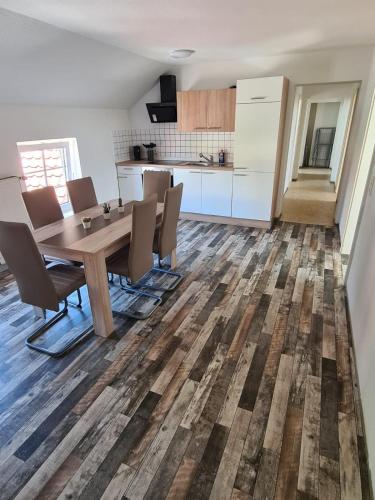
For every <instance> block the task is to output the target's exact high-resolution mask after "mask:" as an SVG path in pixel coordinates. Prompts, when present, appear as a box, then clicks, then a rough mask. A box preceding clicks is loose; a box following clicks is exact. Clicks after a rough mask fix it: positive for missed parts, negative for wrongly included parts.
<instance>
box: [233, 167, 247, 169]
mask: <svg viewBox="0 0 375 500" xmlns="http://www.w3.org/2000/svg"><path fill="white" fill-rule="evenodd" d="M234 170H247V168H246V167H235V168H234Z"/></svg>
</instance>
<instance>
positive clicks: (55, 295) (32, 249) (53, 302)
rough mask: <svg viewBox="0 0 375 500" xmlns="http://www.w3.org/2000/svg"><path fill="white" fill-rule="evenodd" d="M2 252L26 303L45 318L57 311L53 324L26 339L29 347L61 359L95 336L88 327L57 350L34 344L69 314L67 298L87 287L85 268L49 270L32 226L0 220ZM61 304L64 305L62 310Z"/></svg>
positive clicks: (51, 268) (40, 328)
mask: <svg viewBox="0 0 375 500" xmlns="http://www.w3.org/2000/svg"><path fill="white" fill-rule="evenodd" d="M0 252H1V253H2V255H3V257H4V259H5V262H6V264H7V266H8V268H9V270H10V272H11V273H12V274H13V275H14V277H15V279H16V282H17V285H18V289H19V293H20V297H21V300H22V302H24V303H26V304H30V305H32V306H34V308H35V311H36V314H37V316H39V317H43V318H44V319H45V318H46V310H47V309H48V310H51V311H57V314H55V315H54V316H53V317H52V318H51V319H50V320H49V321H47V322H46V323H44V324H43V325H42V326H41V327H39V328H37V329H36V330H35V331H34V332H33V333H32V334H31V335H29V336H28V337H27V338H26V341H25V342H26V345H27V346H28V347H30V348H31V349H34V350H36V351H39V352H42V353H45V354H48V355H50V356H52V357H59V356H62V355H63V354H65V353H66V352H68V351H70V350H71V349H73V347H75V346H76V345H78V344H79V343H80V342H82V341H83V340H85V339H86V338H88V337H89V336H90V335H91V334H92V333H93V329H92V327H90V328H87V329H85V330H84V331H81V332H79V333H78V334H76V335H74V336H72V337H71V338H69V339H68V340H67V341H65V342H64V343H63V345H62V346H61V347H60V348H59V349H57V350H51V349H49V348H47V347H43V345H42V344H37V343H34V340H36V339H37V338H38V337H40V336H41V335H42V334H43V333H44V332H46V331H47V330H48V329H49V328H50V327H51V326H53V325H54V324H55V323H57V322H58V321H59V320H60V319H61V318H62V317H63V316H65V315H66V314H67V313H68V301H67V297H68V296H69V295H70V294H71V293H73V292H75V291H76V290H78V289H79V288H81V287H82V286H83V285H85V283H86V280H85V273H84V271H83V269H81V268H78V267H75V266H68V265H65V264H55V265H52V266H51V267H48V268H47V267H46V266H45V263H44V261H43V259H42V256H41V255H40V253H39V251H38V247H37V245H36V243H35V241H34V238H33V236H32V233H31V231H30V229H29V227H28V225H27V224H24V223H20V222H3V221H0ZM60 302H63V303H64V306H63V308H62V309H61V310H60Z"/></svg>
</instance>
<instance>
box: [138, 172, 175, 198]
mask: <svg viewBox="0 0 375 500" xmlns="http://www.w3.org/2000/svg"><path fill="white" fill-rule="evenodd" d="M170 187H171V174H170V172H156V171H153V170H145V172H144V174H143V199H144V200H145V199H146V198H148V197H149V196H150V195H152V194H156V195H157V197H158V203H163V201H164V195H165V191H166V190H167V189H168V188H170Z"/></svg>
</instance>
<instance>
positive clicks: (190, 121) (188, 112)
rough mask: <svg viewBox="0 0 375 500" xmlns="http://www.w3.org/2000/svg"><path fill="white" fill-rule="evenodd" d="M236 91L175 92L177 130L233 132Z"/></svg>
mask: <svg viewBox="0 0 375 500" xmlns="http://www.w3.org/2000/svg"><path fill="white" fill-rule="evenodd" d="M235 110H236V89H221V90H186V91H181V92H177V130H179V131H180V132H194V131H206V132H209V131H211V132H213V131H217V132H233V131H234V118H235Z"/></svg>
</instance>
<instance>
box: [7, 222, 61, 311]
mask: <svg viewBox="0 0 375 500" xmlns="http://www.w3.org/2000/svg"><path fill="white" fill-rule="evenodd" d="M0 252H1V253H2V254H3V257H4V259H5V262H6V264H7V266H8V267H9V270H10V272H11V273H12V274H13V275H14V277H15V279H16V281H17V285H18V289H19V292H20V296H21V300H22V302H25V303H26V304H31V305H33V306H37V307H41V308H43V309H50V310H52V311H57V310H58V309H59V301H58V297H57V293H56V290H55V287H54V285H53V283H52V280H51V278H50V276H49V275H48V272H47V270H46V267H45V265H44V262H43V259H42V256H41V255H40V253H39V251H38V248H37V246H36V243H35V241H34V238H33V235H32V234H31V231H30V229H29V226H28V225H27V224H24V223H20V222H3V221H0Z"/></svg>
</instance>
